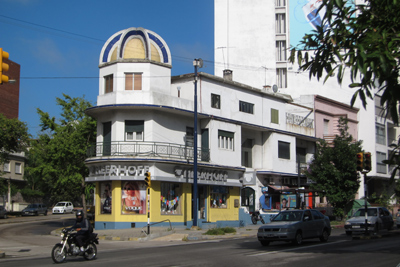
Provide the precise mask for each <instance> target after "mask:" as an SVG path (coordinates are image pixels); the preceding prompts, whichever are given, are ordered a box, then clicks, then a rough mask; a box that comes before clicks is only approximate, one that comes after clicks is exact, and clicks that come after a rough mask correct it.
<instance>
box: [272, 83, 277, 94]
mask: <svg viewBox="0 0 400 267" xmlns="http://www.w3.org/2000/svg"><path fill="white" fill-rule="evenodd" d="M272 91H274V93H276V92H278V86H277V85H276V84H274V85H273V86H272Z"/></svg>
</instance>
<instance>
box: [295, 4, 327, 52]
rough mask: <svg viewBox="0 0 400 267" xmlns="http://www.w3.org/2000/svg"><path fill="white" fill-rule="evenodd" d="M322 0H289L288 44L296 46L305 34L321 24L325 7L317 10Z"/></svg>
mask: <svg viewBox="0 0 400 267" xmlns="http://www.w3.org/2000/svg"><path fill="white" fill-rule="evenodd" d="M321 4H322V0H289V21H290V24H289V28H290V45H291V46H298V45H299V44H300V41H301V40H302V39H303V36H304V35H305V34H308V33H311V31H312V30H316V29H317V26H321V22H322V19H323V17H324V15H325V8H323V9H321V10H320V11H319V12H318V9H319V8H320V6H321Z"/></svg>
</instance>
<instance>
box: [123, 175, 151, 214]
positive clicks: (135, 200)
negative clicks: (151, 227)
mask: <svg viewBox="0 0 400 267" xmlns="http://www.w3.org/2000/svg"><path fill="white" fill-rule="evenodd" d="M121 206H122V212H121V213H122V214H125V215H132V214H146V185H145V184H144V182H134V181H128V182H122V197H121Z"/></svg>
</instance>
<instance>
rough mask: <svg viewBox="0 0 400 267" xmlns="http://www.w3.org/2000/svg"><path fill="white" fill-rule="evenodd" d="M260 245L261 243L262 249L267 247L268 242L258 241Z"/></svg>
mask: <svg viewBox="0 0 400 267" xmlns="http://www.w3.org/2000/svg"><path fill="white" fill-rule="evenodd" d="M260 243H261V245H262V246H263V247H267V246H268V245H269V241H264V240H263V241H260Z"/></svg>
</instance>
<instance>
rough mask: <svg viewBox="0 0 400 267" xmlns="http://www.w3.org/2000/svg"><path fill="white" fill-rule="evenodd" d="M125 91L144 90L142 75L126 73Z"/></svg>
mask: <svg viewBox="0 0 400 267" xmlns="http://www.w3.org/2000/svg"><path fill="white" fill-rule="evenodd" d="M125 90H142V73H125Z"/></svg>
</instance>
